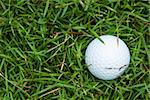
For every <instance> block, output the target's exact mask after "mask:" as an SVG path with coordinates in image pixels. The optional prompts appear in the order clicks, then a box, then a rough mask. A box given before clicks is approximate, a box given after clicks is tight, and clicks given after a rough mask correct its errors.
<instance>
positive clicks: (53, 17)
mask: <svg viewBox="0 0 150 100" xmlns="http://www.w3.org/2000/svg"><path fill="white" fill-rule="evenodd" d="M149 9H150V6H149V2H148V0H109V1H107V0H101V1H98V0H0V100H13V99H15V100H17V99H21V100H25V99H31V100H33V99H34V100H36V99H41V100H42V99H61V100H76V99H79V100H94V99H95V100H97V99H99V100H137V99H138V100H148V99H150V41H149V40H150V28H149V25H150V23H149V22H150V19H149V15H150V13H149ZM104 34H110V35H114V36H119V37H120V38H121V39H122V40H124V41H125V42H126V43H127V45H128V47H129V49H130V52H131V62H130V66H129V68H128V69H127V70H126V71H125V73H124V74H123V75H122V76H121V77H119V78H118V79H115V80H112V81H103V80H99V79H97V78H95V77H94V76H92V75H91V74H90V73H89V71H88V69H87V66H86V65H85V62H84V53H85V49H86V47H87V45H88V44H89V42H90V41H91V40H93V39H94V38H95V37H97V36H100V35H104Z"/></svg>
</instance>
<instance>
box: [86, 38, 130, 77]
mask: <svg viewBox="0 0 150 100" xmlns="http://www.w3.org/2000/svg"><path fill="white" fill-rule="evenodd" d="M100 39H101V40H102V41H103V42H104V43H102V42H101V41H100V40H99V39H94V40H93V41H92V42H91V43H90V44H89V45H88V47H87V49H86V53H85V62H86V64H87V66H88V69H89V71H90V72H91V73H92V74H93V75H94V76H95V77H97V78H99V79H103V80H112V79H115V78H117V77H119V76H120V75H122V74H123V72H124V71H125V69H126V68H127V67H128V65H129V62H130V52H129V49H128V47H127V45H126V44H125V43H124V42H123V41H122V40H121V39H119V38H118V37H115V36H111V35H103V36H100Z"/></svg>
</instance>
